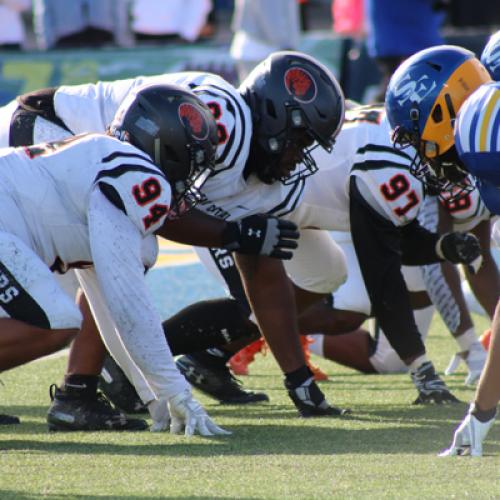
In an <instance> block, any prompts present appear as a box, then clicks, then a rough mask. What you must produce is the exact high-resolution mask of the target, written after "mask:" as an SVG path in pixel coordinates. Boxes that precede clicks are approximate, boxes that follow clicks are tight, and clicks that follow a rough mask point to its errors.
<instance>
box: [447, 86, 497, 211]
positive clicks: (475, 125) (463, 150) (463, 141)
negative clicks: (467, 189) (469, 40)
mask: <svg viewBox="0 0 500 500" xmlns="http://www.w3.org/2000/svg"><path fill="white" fill-rule="evenodd" d="M455 144H456V147H457V151H458V154H459V157H460V159H461V160H462V161H463V163H464V165H465V167H466V168H467V170H468V171H469V172H470V173H471V174H472V175H473V176H474V177H475V178H476V180H477V185H478V189H479V192H480V194H481V198H482V199H483V201H484V203H485V204H486V206H487V207H488V209H489V210H490V212H492V213H494V214H497V215H499V214H500V82H492V83H487V84H484V85H481V87H479V88H478V89H477V90H476V91H475V92H474V93H473V94H472V95H471V96H470V97H469V98H468V99H467V100H466V101H465V103H464V104H463V105H462V107H461V108H460V111H459V113H458V116H457V121H456V123H455Z"/></svg>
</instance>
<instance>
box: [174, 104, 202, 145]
mask: <svg viewBox="0 0 500 500" xmlns="http://www.w3.org/2000/svg"><path fill="white" fill-rule="evenodd" d="M179 118H180V120H181V123H182V125H183V126H184V128H186V129H187V130H188V131H189V133H190V134H191V135H192V136H193V137H194V138H195V139H197V140H199V141H203V140H205V139H206V138H207V137H208V124H207V122H206V121H205V118H204V116H203V115H202V114H201V112H200V110H199V109H197V108H196V106H193V105H192V104H190V103H187V102H183V103H182V104H181V105H180V106H179Z"/></svg>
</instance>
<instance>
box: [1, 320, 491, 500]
mask: <svg viewBox="0 0 500 500" xmlns="http://www.w3.org/2000/svg"><path fill="white" fill-rule="evenodd" d="M476 319H478V318H476ZM478 325H479V331H482V328H483V327H485V326H486V323H485V321H484V320H478ZM428 345H429V352H430V354H431V356H432V357H433V358H434V359H435V362H436V366H437V368H438V369H439V370H440V371H442V370H443V369H444V368H445V366H446V363H447V361H448V358H449V353H450V352H452V350H453V349H454V345H453V343H452V341H451V340H450V339H449V338H448V337H447V335H446V333H445V331H444V329H443V328H442V325H441V323H440V321H439V320H437V319H435V320H434V323H433V329H432V334H431V338H430V341H429V344H428ZM65 361H66V359H65V357H60V358H56V359H46V360H41V361H38V362H34V363H31V364H29V365H27V366H25V367H22V368H18V369H15V370H12V371H10V372H6V373H4V374H2V380H3V383H4V386H0V411H3V412H11V413H13V414H17V415H18V416H20V417H21V419H22V424H21V425H18V426H9V427H3V428H2V427H0V499H1V500H5V499H10V498H29V499H34V498H41V497H47V498H50V499H58V498H85V499H87V498H91V499H97V498H99V499H100V498H104V499H110V498H125V499H136V498H188V499H202V498H242V499H257V498H280V499H281V498H304V499H309V498H325V499H326V498H371V499H372V498H395V499H401V498H418V499H422V498H433V499H435V498H443V499H445V498H446V499H449V498H473V499H482V498H500V424H499V423H498V422H497V423H496V425H495V426H494V427H493V429H492V430H491V431H490V434H489V437H488V441H487V443H486V445H485V454H486V456H485V457H483V458H482V459H471V458H460V459H455V458H438V457H437V456H436V453H437V452H438V451H439V450H441V449H443V448H444V447H446V446H447V445H448V444H449V442H450V439H451V435H452V430H453V429H454V427H455V426H456V424H457V422H458V421H459V420H460V419H461V417H462V416H463V414H464V412H465V408H466V405H465V404H460V405H456V406H451V407H450V406H447V407H435V406H434V407H416V406H412V405H411V404H410V403H411V401H412V400H413V399H414V398H415V395H416V393H415V390H414V388H413V386H412V384H411V382H410V380H409V376H407V375H399V376H373V375H372V376H364V375H360V374H358V373H355V372H353V371H349V370H347V369H343V368H341V367H338V366H336V365H333V364H332V363H329V362H327V361H324V360H319V361H318V359H315V361H318V364H320V366H322V368H324V369H325V370H326V371H328V372H329V373H330V375H331V381H329V382H325V383H323V384H322V388H323V389H324V390H325V392H326V393H327V395H328V398H329V399H330V401H331V402H334V403H336V404H338V405H342V406H348V407H350V408H352V410H353V414H352V416H351V417H350V418H349V419H347V418H345V419H341V420H340V419H319V420H304V419H299V418H297V417H296V414H295V411H294V409H293V407H292V405H291V403H290V401H289V400H288V398H287V396H286V394H285V392H284V390H283V387H282V381H281V376H280V375H279V371H278V369H277V367H276V364H275V362H274V361H273V359H272V357H271V356H270V355H267V356H266V357H258V359H257V362H256V363H255V364H253V365H251V376H250V377H247V378H245V383H246V385H247V386H248V387H251V388H254V389H262V390H265V391H267V392H268V393H269V395H270V397H271V402H270V403H269V404H265V405H259V406H251V407H247V408H244V407H243V408H242V407H223V406H220V405H217V404H215V403H213V402H211V401H210V400H208V399H206V398H204V397H200V398H199V399H200V400H201V401H202V402H203V403H204V404H205V405H206V407H207V409H208V411H209V412H210V414H211V415H212V416H213V417H215V419H216V420H217V422H218V423H220V424H222V425H223V426H225V427H227V428H228V429H230V430H231V431H233V433H234V434H233V436H230V437H224V438H211V439H208V438H201V437H194V438H191V439H186V438H184V437H180V436H170V435H169V434H168V433H164V434H152V433H149V432H145V433H122V434H120V433H71V434H62V433H48V431H47V429H46V425H45V413H46V411H47V406H48V387H49V384H50V383H52V382H56V381H57V382H59V381H60V379H61V377H62V374H63V372H64V367H65ZM464 374H465V372H464V371H463V370H462V371H461V372H459V373H457V374H456V375H453V376H452V377H450V378H448V379H447V380H448V382H449V385H450V387H451V388H452V389H453V390H454V391H455V394H456V395H457V396H458V397H460V398H461V399H462V400H463V401H469V400H470V398H471V397H472V394H473V391H472V390H471V389H466V388H464V386H463V385H462V381H463V378H464Z"/></svg>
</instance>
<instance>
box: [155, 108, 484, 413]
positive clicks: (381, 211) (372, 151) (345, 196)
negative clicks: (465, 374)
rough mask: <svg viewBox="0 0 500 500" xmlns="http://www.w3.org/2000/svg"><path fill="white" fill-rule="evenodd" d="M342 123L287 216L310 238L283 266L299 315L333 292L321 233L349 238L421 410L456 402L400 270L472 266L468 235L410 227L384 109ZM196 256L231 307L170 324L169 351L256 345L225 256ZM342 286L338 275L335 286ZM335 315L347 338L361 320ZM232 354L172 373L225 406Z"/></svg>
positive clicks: (412, 197)
mask: <svg viewBox="0 0 500 500" xmlns="http://www.w3.org/2000/svg"><path fill="white" fill-rule="evenodd" d="M346 120H347V121H346V124H345V125H344V126H343V128H342V131H341V132H340V134H339V135H338V137H337V140H336V145H335V149H334V150H333V151H332V152H331V153H326V152H324V151H320V150H317V151H315V152H314V159H315V161H316V163H317V164H318V166H319V170H318V172H317V173H316V174H315V175H314V176H312V177H311V178H310V179H309V180H308V182H307V183H306V186H305V193H304V198H303V200H302V202H301V203H300V204H299V205H297V207H296V209H295V210H293V211H292V212H290V214H289V215H288V216H287V218H288V219H289V220H292V221H294V222H296V223H297V224H298V225H299V227H301V228H302V232H301V233H302V236H301V238H304V237H305V236H306V235H307V237H308V238H315V239H316V245H315V247H311V248H309V247H305V246H303V245H302V240H301V243H300V244H299V248H298V249H297V250H296V252H295V253H294V257H293V258H292V259H291V260H290V261H289V262H287V263H285V268H286V270H287V272H288V274H289V276H290V278H291V280H292V282H293V285H294V288H295V290H296V295H297V303H298V304H299V307H300V306H301V305H302V304H305V305H310V304H312V303H315V302H317V300H318V299H319V298H320V297H322V295H321V294H323V296H324V294H325V293H327V290H328V288H329V287H330V285H331V284H329V283H328V280H330V279H331V278H330V271H329V263H328V261H327V260H325V259H324V258H322V254H321V252H320V251H319V250H320V249H321V247H322V245H324V244H326V243H325V240H327V239H329V238H330V236H329V234H328V233H327V232H326V231H319V230H318V229H323V230H337V231H338V230H340V231H349V230H350V231H351V233H352V236H353V241H354V245H355V248H356V253H357V254H358V258H359V261H360V265H361V270H362V273H363V277H364V279H365V283H366V284H367V290H368V295H369V298H370V300H371V303H372V309H373V313H374V315H376V316H377V317H378V318H379V320H380V322H381V323H383V324H384V329H385V331H386V332H388V334H387V337H388V339H389V342H390V343H391V345H392V346H393V348H394V349H395V350H396V351H397V352H398V354H399V357H400V358H402V359H403V360H404V362H405V365H406V366H407V367H408V368H409V369H410V371H411V373H412V380H413V382H414V384H415V386H416V388H417V391H418V402H422V403H426V402H438V403H440V402H449V401H456V399H455V397H454V396H453V395H452V394H451V393H450V391H449V390H448V388H447V387H446V385H445V384H444V382H443V381H442V380H441V379H440V377H439V376H438V375H437V373H436V371H435V369H434V367H433V365H432V363H431V361H430V360H428V358H427V356H426V354H425V352H426V351H425V347H424V344H423V342H422V339H421V336H420V333H419V330H418V328H417V326H416V325H415V321H414V318H413V313H412V310H411V307H410V302H409V298H408V293H407V290H406V287H405V284H404V281H403V278H402V275H401V271H400V268H401V264H402V262H405V263H408V264H414V265H419V264H424V263H429V262H440V261H442V260H445V259H447V260H450V261H451V262H455V263H458V262H464V263H473V264H477V261H479V259H480V257H479V253H480V252H479V246H478V243H477V239H476V238H475V237H474V236H472V235H470V234H468V233H467V234H461V233H449V234H446V235H443V236H439V235H437V234H435V233H430V232H428V231H425V230H424V229H422V228H421V227H420V226H419V224H418V222H417V221H416V220H415V218H416V214H417V213H418V209H419V206H420V204H421V202H422V200H423V197H424V190H423V186H422V184H421V183H420V182H419V181H418V180H417V179H416V178H414V177H413V176H412V175H411V174H410V172H409V167H410V165H411V157H410V155H409V154H408V153H406V152H405V153H403V152H401V151H399V150H397V149H394V147H393V146H392V144H391V142H390V134H389V131H390V128H389V125H388V122H387V120H386V118H385V113H384V112H383V109H382V108H377V107H362V108H358V109H356V110H352V111H350V112H347V118H346ZM197 252H198V254H199V256H200V258H201V260H202V262H204V263H205V265H206V266H207V267H208V268H209V269H211V270H212V271H213V272H214V274H215V275H216V277H217V278H218V279H220V280H221V281H222V280H224V281H225V282H226V285H227V287H228V289H229V291H230V292H231V295H232V297H233V298H232V299H231V298H229V299H223V300H222V299H221V300H220V301H208V302H205V303H199V304H197V305H193V306H189V307H188V308H186V309H185V310H183V311H180V312H179V313H178V314H176V315H175V316H174V317H173V318H171V319H169V320H167V321H166V322H165V323H164V324H165V325H167V327H166V328H165V331H166V332H167V339H168V342H169V345H170V346H171V348H172V349H173V351H174V352H176V353H180V352H189V350H190V347H189V346H190V343H189V342H186V341H185V340H183V339H185V338H186V333H185V332H186V331H190V332H196V333H191V334H190V335H189V334H187V337H188V338H192V337H193V336H195V335H197V336H202V337H203V338H205V339H206V340H207V343H208V341H213V343H212V345H215V344H216V343H218V344H219V347H220V346H222V345H224V344H227V342H228V339H229V340H231V341H237V340H242V337H246V338H248V340H251V339H253V338H255V336H257V335H258V331H257V329H256V328H255V326H253V327H252V324H251V321H249V319H248V318H249V308H248V306H246V307H245V304H244V295H243V293H242V288H241V283H240V282H239V281H238V279H237V278H238V277H237V276H235V275H234V274H231V273H229V272H227V269H228V267H229V268H230V266H228V264H227V263H228V257H229V256H228V255H227V254H225V253H221V252H217V253H215V254H212V255H209V252H208V251H207V250H205V249H197ZM401 252H402V253H403V258H401V256H400V253H401ZM348 269H349V272H350V271H351V269H350V268H349V266H348ZM340 280H341V276H339V277H338V278H337V284H336V286H337V287H338V286H339V284H340V283H341V281H340ZM222 282H223V281H222ZM387 283H391V286H386V284H387ZM310 292H315V293H310ZM306 298H307V299H308V300H306ZM304 309H305V307H304ZM368 310H369V308H368ZM341 312H342V314H339V315H338V316H337V317H336V318H335V320H336V328H337V329H338V330H339V331H342V330H343V331H351V330H353V329H354V328H356V327H357V326H358V325H359V324H360V322H362V321H363V320H364V318H365V316H364V315H362V314H356V313H352V314H346V311H341ZM229 318H230V320H229ZM316 331H320V330H316ZM220 332H223V334H221V333H220ZM389 332H390V333H389ZM232 347H233V346H231V347H229V346H227V345H226V346H225V347H224V348H219V349H211V350H210V351H204V352H199V353H194V354H189V355H187V356H183V357H181V358H179V359H178V360H177V364H178V366H179V367H180V369H181V371H182V372H183V373H184V374H185V375H186V377H187V378H188V380H190V382H191V383H192V384H193V385H194V386H195V387H197V388H198V389H200V390H202V391H204V392H206V393H207V394H209V395H211V396H212V397H214V398H215V399H218V400H221V401H222V402H227V400H226V399H225V395H226V394H227V393H228V392H229V391H230V390H231V391H232V392H234V393H235V394H236V391H237V385H236V383H235V382H234V380H232V379H231V376H230V374H229V370H228V369H227V367H226V362H227V360H228V357H229V356H230V355H231V354H232V353H233V352H234V351H233V349H232ZM231 385H232V389H229V388H228V387H230V386H231Z"/></svg>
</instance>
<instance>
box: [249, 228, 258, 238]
mask: <svg viewBox="0 0 500 500" xmlns="http://www.w3.org/2000/svg"><path fill="white" fill-rule="evenodd" d="M248 236H255V237H256V238H260V229H257V231H254V230H253V229H252V228H251V227H249V228H248Z"/></svg>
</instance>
